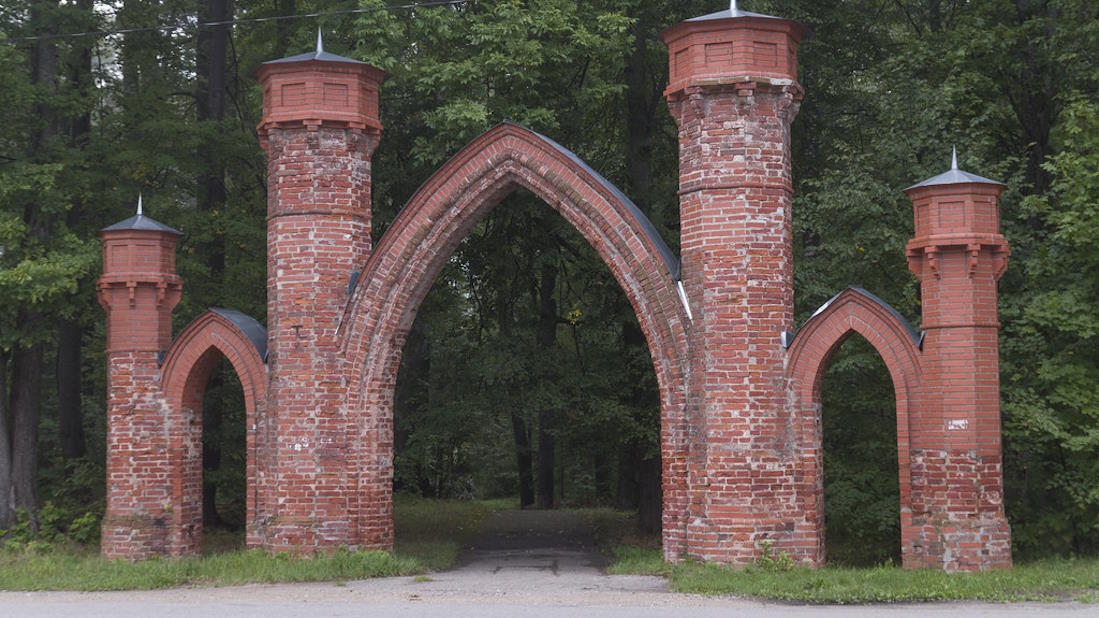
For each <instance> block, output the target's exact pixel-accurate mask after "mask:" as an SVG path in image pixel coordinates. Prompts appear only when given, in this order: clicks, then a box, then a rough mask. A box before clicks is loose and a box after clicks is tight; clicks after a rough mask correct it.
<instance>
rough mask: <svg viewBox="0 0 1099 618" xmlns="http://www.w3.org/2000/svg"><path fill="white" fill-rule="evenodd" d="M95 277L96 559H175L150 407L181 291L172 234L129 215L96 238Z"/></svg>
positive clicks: (159, 435) (165, 472) (169, 498)
mask: <svg viewBox="0 0 1099 618" xmlns="http://www.w3.org/2000/svg"><path fill="white" fill-rule="evenodd" d="M99 237H100V239H101V240H102V242H103V275H102V276H101V277H100V278H99V283H98V286H97V287H98V292H99V304H100V305H102V306H103V309H104V310H105V311H106V312H107V477H108V483H107V487H108V489H109V490H108V492H107V513H106V516H105V517H104V518H103V542H102V550H103V554H104V555H105V556H106V557H108V558H130V559H140V558H147V557H150V556H154V555H159V554H163V553H165V552H168V553H175V552H174V551H173V550H172V547H173V546H175V545H176V544H177V543H176V541H177V539H172V538H170V537H171V532H170V530H172V529H173V526H170V525H169V524H170V521H171V518H172V511H173V499H174V498H173V495H172V493H173V492H172V483H171V478H170V470H169V466H170V462H169V460H168V457H167V455H166V453H167V452H168V440H169V439H170V437H169V435H168V434H167V432H165V431H161V430H160V429H162V428H163V423H162V422H161V420H160V419H161V416H162V410H161V406H160V404H159V402H158V400H157V393H158V390H159V377H160V365H159V356H160V354H161V353H163V352H165V351H166V350H167V349H168V346H169V345H170V344H171V342H172V309H174V308H175V306H176V304H178V303H179V299H180V294H181V292H182V289H183V283H182V281H181V280H180V278H179V276H178V275H176V257H175V250H176V241H177V240H178V237H179V232H177V231H176V230H173V229H172V228H170V227H168V226H166V225H163V224H161V223H158V222H156V221H154V220H152V219H150V218H149V217H146V216H145V215H144V214H143V213H142V211H141V198H138V207H137V214H136V215H134V216H133V217H130V218H129V219H126V220H125V221H121V222H119V223H116V224H114V225H112V226H110V227H108V228H106V229H104V230H103V231H102V232H100V235H99Z"/></svg>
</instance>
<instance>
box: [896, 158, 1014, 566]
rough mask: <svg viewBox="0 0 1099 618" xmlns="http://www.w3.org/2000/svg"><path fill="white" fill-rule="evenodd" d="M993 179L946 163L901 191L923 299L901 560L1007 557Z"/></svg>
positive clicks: (999, 265)
mask: <svg viewBox="0 0 1099 618" xmlns="http://www.w3.org/2000/svg"><path fill="white" fill-rule="evenodd" d="M1002 189H1003V186H1002V185H1001V184H1000V183H997V182H994V181H991V180H988V179H985V178H981V177H980V176H975V175H973V174H969V173H967V172H964V171H961V170H959V169H958V168H957V162H956V161H955V166H954V169H952V170H950V171H948V172H946V173H945V174H941V175H939V176H936V177H935V178H932V179H930V180H927V181H925V182H922V183H920V184H918V185H916V186H914V187H910V188H909V189H907V190H906V192H907V193H908V196H909V197H910V198H911V199H912V204H913V208H914V211H915V219H916V237H915V238H914V239H913V240H912V241H911V242H909V243H908V265H909V268H910V269H911V270H912V272H913V273H914V274H915V275H916V276H917V277H919V279H920V286H921V287H920V289H921V292H922V304H923V329H924V331H926V333H927V334H926V337H925V339H924V344H923V356H924V361H923V367H924V370H923V385H922V402H923V405H922V409H920V410H917V411H915V414H914V415H913V417H912V419H911V422H910V425H911V427H912V451H911V461H912V519H913V529H912V531H911V533H910V534H909V535H907V536H906V538H905V539H903V544H904V554H905V566H909V567H935V568H942V569H945V570H948V571H969V570H985V569H990V568H997V567H1009V566H1011V532H1010V528H1009V527H1008V523H1007V519H1006V517H1005V516H1004V506H1003V464H1002V461H1003V458H1002V455H1001V450H1000V381H999V377H1000V369H999V343H998V329H999V322H998V317H997V310H996V300H997V299H996V297H997V295H996V283H997V281H999V279H1000V277H1001V275H1003V273H1004V270H1005V269H1006V268H1007V258H1008V254H1009V250H1008V245H1007V241H1006V240H1005V239H1004V237H1003V236H1002V235H1001V234H1000V218H999V198H1000V192H1001V191H1002Z"/></svg>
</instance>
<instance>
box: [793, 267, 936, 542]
mask: <svg viewBox="0 0 1099 618" xmlns="http://www.w3.org/2000/svg"><path fill="white" fill-rule="evenodd" d="M853 334H858V335H860V336H862V337H863V338H864V339H866V340H867V341H868V342H869V343H870V344H871V345H872V346H873V347H874V349H875V350H877V352H878V354H879V355H880V356H881V358H882V361H883V362H884V363H885V365H886V368H887V369H888V370H889V375H890V378H891V379H892V381H893V389H894V396H895V402H896V414H897V460H898V461H897V465H898V474H899V485H900V497H901V538H902V547H901V552H902V556H903V557H904V558H905V560H906V561H907V560H908V559H909V556H911V555H912V554H913V551H914V550H913V548H912V547H910V546H909V541H908V539H910V538H913V535H912V534H911V531H910V529H911V526H912V517H911V512H912V504H911V495H912V492H911V486H912V479H911V462H910V460H909V453H910V450H911V448H910V445H911V441H912V427H911V425H910V419H911V418H913V416H914V415H915V413H916V411H918V410H919V406H920V401H919V397H920V378H921V372H922V367H921V358H922V355H921V352H920V336H919V335H918V334H917V333H916V331H915V330H914V329H913V328H912V327H911V326H910V325H909V324H908V323H907V322H906V321H905V320H904V318H903V317H901V316H900V314H899V313H897V312H896V311H895V310H894V309H893V308H892V307H890V306H889V305H887V304H886V303H884V302H883V301H882V300H881V299H879V298H877V297H876V296H874V295H872V294H870V293H868V292H866V291H864V290H861V289H858V288H849V289H847V290H845V291H843V292H841V293H840V294H838V295H836V296H835V297H834V298H833V299H832V300H830V301H829V302H828V303H826V304H825V305H824V306H823V307H821V309H820V310H818V311H817V313H816V314H814V315H813V317H811V318H810V319H809V320H808V321H807V322H806V323H805V325H803V326H802V328H801V330H800V331H799V332H798V333H797V335H796V336H795V338H794V340H793V342H792V344H791V346H790V349H789V353H788V360H787V367H786V377H787V384H788V385H789V391H790V392H789V393H788V399H789V400H790V404H791V407H790V410H791V413H792V414H793V415H795V417H796V418H797V419H798V420H797V421H796V422H795V426H796V427H798V428H799V432H800V435H799V436H798V438H797V441H796V442H797V444H799V445H800V446H799V448H801V449H802V454H801V456H799V457H798V461H799V462H800V463H799V465H800V466H802V470H801V475H802V478H804V479H805V482H804V483H803V484H802V490H803V491H805V492H807V493H806V494H805V495H803V496H800V497H799V499H800V500H801V502H802V504H803V508H804V511H805V513H806V519H807V521H808V522H809V524H810V525H811V526H812V527H813V528H814V529H815V531H816V538H817V553H818V555H819V560H818V562H821V563H822V562H823V560H824V512H823V508H824V500H823V489H824V486H823V468H822V461H821V458H820V457H819V454H820V452H821V443H822V436H821V424H820V414H821V386H822V383H823V379H824V374H825V373H826V372H827V370H828V366H829V364H830V363H831V359H832V356H833V355H834V354H835V352H836V350H838V349H839V347H840V346H841V345H843V343H844V342H845V341H846V340H847V339H848V338H849V337H850V336H852V335H853Z"/></svg>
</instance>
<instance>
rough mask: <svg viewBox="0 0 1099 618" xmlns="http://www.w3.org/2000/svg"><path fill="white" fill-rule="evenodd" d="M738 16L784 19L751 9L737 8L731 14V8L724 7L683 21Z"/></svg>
mask: <svg viewBox="0 0 1099 618" xmlns="http://www.w3.org/2000/svg"><path fill="white" fill-rule="evenodd" d="M738 17H762V18H763V19H785V18H783V17H776V16H774V15H764V14H763V13H752V12H751V11H742V10H739V9H738V10H737V12H736V15H733V11H732V9H726V10H724V11H718V12H716V13H710V14H709V15H701V16H699V17H692V18H690V19H687V20H684V21H710V20H712V19H732V18H738Z"/></svg>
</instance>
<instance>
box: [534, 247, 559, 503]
mask: <svg viewBox="0 0 1099 618" xmlns="http://www.w3.org/2000/svg"><path fill="white" fill-rule="evenodd" d="M538 292H539V299H540V302H539V311H538V331H537V338H538V347H539V348H541V349H542V350H546V351H547V352H548V351H549V350H552V349H553V346H554V345H556V343H557V299H556V297H555V294H556V293H557V265H556V264H549V265H546V266H543V267H542V277H541V283H540V286H539V291H538ZM546 365H547V367H546V371H545V372H544V376H543V379H544V380H545V381H546V384H547V385H550V384H555V383H556V381H557V380H556V378H557V375H556V371H555V370H554V368H553V364H552V361H549V362H546ZM556 422H557V410H555V409H554V407H553V406H552V405H549V406H546V407H543V408H542V409H540V410H539V411H538V500H537V505H538V508H540V509H552V508H553V502H554V492H553V484H554V483H553V481H554V478H553V475H554V472H555V461H556V457H555V455H556V444H555V440H554V433H555V425H556Z"/></svg>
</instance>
